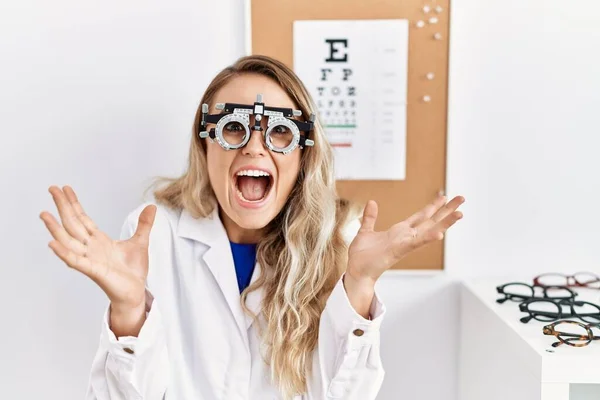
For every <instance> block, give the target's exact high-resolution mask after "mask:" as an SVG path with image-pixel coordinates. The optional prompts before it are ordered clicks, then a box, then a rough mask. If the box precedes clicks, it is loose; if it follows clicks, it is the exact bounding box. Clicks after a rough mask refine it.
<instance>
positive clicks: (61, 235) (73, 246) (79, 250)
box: [40, 212, 87, 256]
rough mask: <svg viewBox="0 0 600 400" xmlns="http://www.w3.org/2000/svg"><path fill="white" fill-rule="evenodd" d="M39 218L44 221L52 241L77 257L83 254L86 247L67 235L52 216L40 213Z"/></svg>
mask: <svg viewBox="0 0 600 400" xmlns="http://www.w3.org/2000/svg"><path fill="white" fill-rule="evenodd" d="M40 218H41V219H42V221H44V224H45V225H46V228H48V230H49V231H50V234H51V235H52V237H53V238H54V239H56V240H57V241H58V242H60V243H61V244H62V245H63V246H65V247H66V248H67V249H69V250H71V251H73V252H74V253H75V254H77V255H81V256H82V255H84V254H85V252H86V250H87V246H86V245H85V244H83V243H81V242H80V241H78V240H77V239H75V238H74V237H72V236H71V235H69V233H68V232H67V231H66V230H65V229H64V228H63V227H62V225H61V224H59V223H58V221H57V220H56V218H54V216H53V215H52V214H50V213H48V212H42V213H41V214H40Z"/></svg>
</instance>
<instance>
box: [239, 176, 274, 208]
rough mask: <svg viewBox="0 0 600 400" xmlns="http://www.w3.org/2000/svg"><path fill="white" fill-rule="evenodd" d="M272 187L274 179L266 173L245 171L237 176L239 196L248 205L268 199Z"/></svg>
mask: <svg viewBox="0 0 600 400" xmlns="http://www.w3.org/2000/svg"><path fill="white" fill-rule="evenodd" d="M272 186H273V177H272V176H271V175H270V174H268V173H267V172H265V171H257V170H244V171H239V172H238V173H237V175H236V180H235V189H236V192H237V196H238V197H239V198H240V199H241V200H242V201H244V202H247V203H260V202H261V201H263V200H264V199H266V198H267V196H268V194H269V192H270V191H271V187H272Z"/></svg>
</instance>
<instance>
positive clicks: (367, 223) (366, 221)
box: [360, 200, 378, 231]
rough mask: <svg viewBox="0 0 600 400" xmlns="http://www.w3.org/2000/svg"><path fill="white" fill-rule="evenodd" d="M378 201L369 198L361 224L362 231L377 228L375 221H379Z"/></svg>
mask: <svg viewBox="0 0 600 400" xmlns="http://www.w3.org/2000/svg"><path fill="white" fill-rule="evenodd" d="M377 213H378V209H377V202H375V201H374V200H369V201H368V202H367V205H366V206H365V210H364V211H363V217H362V223H361V225H360V230H361V231H372V230H374V229H375V222H376V221H377Z"/></svg>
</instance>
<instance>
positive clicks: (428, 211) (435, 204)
mask: <svg viewBox="0 0 600 400" xmlns="http://www.w3.org/2000/svg"><path fill="white" fill-rule="evenodd" d="M445 203H446V196H442V195H440V196H437V197H436V198H435V199H434V200H433V201H432V202H431V203H429V204H428V205H426V206H425V207H424V208H423V209H422V210H421V211H418V212H416V213H414V214H413V215H411V216H410V217H408V219H407V220H406V222H408V224H409V225H410V226H412V227H415V226H418V225H419V224H421V223H423V221H426V220H428V219H429V218H431V216H432V215H433V214H434V213H435V212H436V211H437V210H438V209H439V208H440V207H441V206H443V205H444V204H445Z"/></svg>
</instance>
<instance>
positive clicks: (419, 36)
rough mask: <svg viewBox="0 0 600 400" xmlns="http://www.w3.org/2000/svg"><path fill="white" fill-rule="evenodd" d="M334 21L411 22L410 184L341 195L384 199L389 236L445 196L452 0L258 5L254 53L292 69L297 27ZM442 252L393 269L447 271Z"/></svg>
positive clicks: (382, 221) (382, 218) (381, 220)
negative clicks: (308, 22) (307, 22)
mask: <svg viewBox="0 0 600 400" xmlns="http://www.w3.org/2000/svg"><path fill="white" fill-rule="evenodd" d="M424 7H425V8H424ZM431 18H434V20H430V19H431ZM332 19H341V20H358V19H367V20H368V19H407V20H408V21H409V25H410V28H409V50H408V51H409V62H408V95H407V139H406V140H407V143H406V163H407V164H406V179H405V180H403V181H381V180H379V181H357V180H352V181H338V182H337V186H338V192H339V195H340V196H341V197H344V198H348V199H351V200H357V201H360V202H363V203H366V202H367V200H369V199H373V200H375V201H377V203H378V205H379V217H378V220H377V224H376V229H377V230H385V229H388V228H389V227H390V226H391V225H393V224H394V223H396V222H399V221H401V220H403V219H405V218H407V217H408V216H410V215H411V214H413V213H414V212H416V211H418V210H420V209H421V208H422V207H423V206H425V205H426V204H427V203H429V202H430V201H431V200H432V199H433V198H434V197H435V196H436V194H437V193H438V192H440V191H442V192H444V191H445V177H446V126H447V101H448V100H447V99H448V33H449V0H437V1H436V0H405V1H398V0H371V1H358V0H302V1H298V0H295V1H292V0H251V2H250V27H251V29H250V32H251V39H250V43H251V53H252V54H264V55H267V56H270V57H273V58H276V59H278V60H281V61H282V62H284V63H285V64H286V65H288V66H289V67H291V68H293V48H292V46H293V37H292V32H293V21H295V20H332ZM418 21H423V22H421V23H419V22H418ZM428 73H433V74H434V75H435V77H434V79H428V76H427V74H428ZM425 96H429V98H430V100H429V101H426V100H425ZM443 251H444V247H443V242H436V243H432V244H430V245H428V246H427V247H424V248H422V249H419V250H417V251H415V252H413V253H412V254H410V255H408V256H407V257H405V258H404V259H403V260H401V261H400V262H399V263H398V264H397V265H395V266H394V267H393V268H394V269H443V260H444V254H443Z"/></svg>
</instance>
